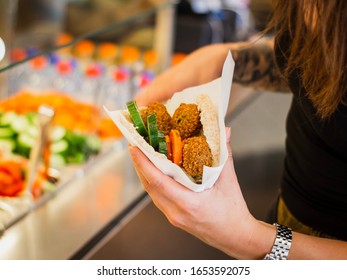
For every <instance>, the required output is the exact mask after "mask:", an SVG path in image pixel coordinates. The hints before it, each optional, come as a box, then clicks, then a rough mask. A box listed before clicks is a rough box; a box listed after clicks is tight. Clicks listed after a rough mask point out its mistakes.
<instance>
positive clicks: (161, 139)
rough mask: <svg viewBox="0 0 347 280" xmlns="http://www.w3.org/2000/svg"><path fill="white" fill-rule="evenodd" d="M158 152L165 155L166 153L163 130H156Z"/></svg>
mask: <svg viewBox="0 0 347 280" xmlns="http://www.w3.org/2000/svg"><path fill="white" fill-rule="evenodd" d="M158 152H159V153H161V154H164V155H166V157H167V154H168V151H167V146H166V140H165V136H164V132H163V131H159V132H158Z"/></svg>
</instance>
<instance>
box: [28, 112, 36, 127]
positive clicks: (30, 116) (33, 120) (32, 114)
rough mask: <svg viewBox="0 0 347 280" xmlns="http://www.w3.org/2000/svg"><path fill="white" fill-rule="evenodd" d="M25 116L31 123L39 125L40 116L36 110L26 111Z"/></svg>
mask: <svg viewBox="0 0 347 280" xmlns="http://www.w3.org/2000/svg"><path fill="white" fill-rule="evenodd" d="M25 117H26V118H27V120H28V122H29V124H32V125H34V126H38V125H39V117H38V114H37V113H36V112H29V113H26V115H25Z"/></svg>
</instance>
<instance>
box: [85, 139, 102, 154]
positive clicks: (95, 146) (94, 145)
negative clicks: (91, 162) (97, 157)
mask: <svg viewBox="0 0 347 280" xmlns="http://www.w3.org/2000/svg"><path fill="white" fill-rule="evenodd" d="M86 144H87V147H88V148H89V150H90V151H91V152H92V153H98V152H100V149H101V141H100V138H99V137H97V136H92V135H91V136H88V137H87V138H86Z"/></svg>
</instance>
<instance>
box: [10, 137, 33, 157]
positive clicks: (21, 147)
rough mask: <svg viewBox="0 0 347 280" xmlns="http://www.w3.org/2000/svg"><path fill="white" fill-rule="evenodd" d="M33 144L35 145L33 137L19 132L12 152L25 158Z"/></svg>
mask: <svg viewBox="0 0 347 280" xmlns="http://www.w3.org/2000/svg"><path fill="white" fill-rule="evenodd" d="M34 145H36V139H35V138H33V137H31V136H30V135H28V134H26V133H21V134H19V136H18V139H17V145H16V147H15V149H14V152H15V153H17V154H19V155H22V156H24V157H26V158H29V156H30V150H31V148H32V147H34Z"/></svg>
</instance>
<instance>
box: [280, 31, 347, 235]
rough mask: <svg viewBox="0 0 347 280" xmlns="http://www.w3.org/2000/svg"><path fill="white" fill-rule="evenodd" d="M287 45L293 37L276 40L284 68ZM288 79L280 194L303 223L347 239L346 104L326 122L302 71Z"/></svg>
mask: <svg viewBox="0 0 347 280" xmlns="http://www.w3.org/2000/svg"><path fill="white" fill-rule="evenodd" d="M289 45H290V40H289V37H283V38H281V40H276V43H275V56H276V60H277V64H278V66H279V68H280V69H283V67H284V66H285V64H286V55H285V50H287V49H288V47H289ZM327 55H328V54H327ZM288 84H289V87H290V89H291V90H292V92H293V99H292V104H291V107H290V110H289V113H288V116H287V123H286V131H287V138H286V158H285V165H284V172H283V176H282V182H281V194H282V198H283V200H284V202H285V203H286V205H287V206H288V208H289V210H290V211H291V212H292V214H293V215H294V216H295V217H296V218H297V219H298V220H299V221H301V222H302V223H304V224H306V225H307V226H310V227H312V228H314V229H317V230H321V231H322V232H324V233H327V234H329V235H332V236H335V237H337V238H339V239H343V240H347V107H346V106H342V105H341V106H340V107H339V108H338V110H337V111H336V112H335V113H334V115H333V116H332V117H331V119H329V120H328V121H322V120H320V119H319V117H317V116H316V110H315V108H314V106H313V104H312V102H311V101H310V99H308V97H307V96H306V92H305V89H304V87H303V85H302V83H301V81H300V78H299V75H298V72H294V73H293V74H292V75H291V76H290V77H289V79H288Z"/></svg>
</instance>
